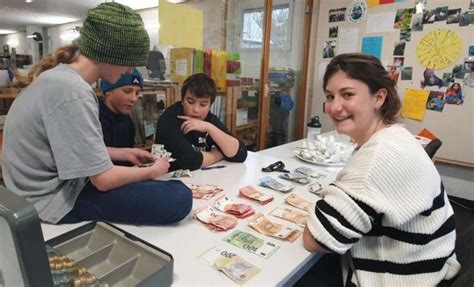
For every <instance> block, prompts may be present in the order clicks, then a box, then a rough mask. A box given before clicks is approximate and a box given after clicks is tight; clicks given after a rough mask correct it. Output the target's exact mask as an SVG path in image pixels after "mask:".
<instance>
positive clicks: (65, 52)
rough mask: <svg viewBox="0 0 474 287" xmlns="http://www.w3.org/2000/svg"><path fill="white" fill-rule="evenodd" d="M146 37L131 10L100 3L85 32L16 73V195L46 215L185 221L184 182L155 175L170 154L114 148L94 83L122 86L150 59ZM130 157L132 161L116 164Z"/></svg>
mask: <svg viewBox="0 0 474 287" xmlns="http://www.w3.org/2000/svg"><path fill="white" fill-rule="evenodd" d="M149 45H150V44H149V37H148V34H147V32H146V30H145V28H144V25H143V21H142V19H141V17H140V16H139V15H138V14H137V13H136V12H135V11H133V10H132V9H130V8H129V7H126V6H123V5H121V4H118V3H113V2H112V3H103V4H100V5H99V6H97V7H95V8H93V9H91V10H89V12H88V14H87V18H86V20H85V21H84V23H83V28H82V29H81V35H80V37H79V38H78V39H77V40H75V41H74V42H73V44H72V45H69V46H65V47H62V48H59V49H57V50H55V51H54V52H53V53H52V54H51V55H49V56H47V57H45V58H44V59H43V60H42V61H41V62H39V63H38V64H36V65H35V66H33V67H32V68H31V69H30V70H29V71H28V74H27V75H26V76H21V75H17V81H16V84H17V86H18V87H23V88H24V89H23V90H22V91H21V93H20V95H19V97H17V99H16V100H15V102H14V103H13V105H12V107H11V109H10V110H9V113H8V115H7V119H6V122H5V128H4V147H3V151H4V152H3V154H4V158H3V163H2V164H3V173H4V181H5V185H6V187H7V188H8V189H10V190H11V191H13V192H15V193H17V194H18V195H21V196H23V197H25V198H26V199H27V200H28V201H30V202H32V203H33V204H34V206H35V208H36V210H37V211H38V214H39V216H40V218H41V219H42V220H43V221H46V222H51V223H72V222H78V221H83V220H107V221H111V222H123V223H133V224H163V223H170V222H175V221H179V220H181V219H182V218H184V217H185V216H186V215H187V214H188V213H189V212H190V211H191V207H192V195H191V192H190V190H189V189H188V188H187V187H186V186H185V185H184V184H183V183H182V182H180V181H166V182H164V181H157V180H153V179H156V178H157V177H159V176H161V175H163V174H164V173H166V172H167V171H168V168H169V164H168V161H167V160H166V159H156V160H155V159H154V160H155V164H153V165H152V166H149V167H143V168H138V167H136V166H137V165H139V164H141V163H142V162H144V161H148V160H149V159H150V158H153V156H152V155H151V154H150V153H149V152H147V151H143V150H140V149H135V148H107V147H106V146H105V144H104V142H103V137H102V130H101V126H100V122H99V117H98V115H99V112H98V100H97V97H96V96H95V94H94V90H93V89H92V87H91V86H90V85H91V84H92V83H94V82H96V81H97V80H98V79H99V78H102V79H104V80H106V81H107V82H110V83H115V82H116V81H117V80H118V79H119V78H120V77H121V76H122V75H124V74H129V73H131V72H132V70H133V67H135V66H144V65H146V61H147V57H148V50H149ZM112 160H113V161H128V162H130V163H132V164H134V165H136V166H135V167H125V166H115V165H113V163H112Z"/></svg>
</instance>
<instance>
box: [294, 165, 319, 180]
mask: <svg viewBox="0 0 474 287" xmlns="http://www.w3.org/2000/svg"><path fill="white" fill-rule="evenodd" d="M295 171H296V172H299V173H302V174H304V175H307V176H310V177H312V178H316V179H323V178H325V177H326V175H325V174H322V173H319V172H317V171H314V170H313V169H311V168H309V167H305V166H300V167H297V168H296V169H295Z"/></svg>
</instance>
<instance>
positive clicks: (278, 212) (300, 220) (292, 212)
mask: <svg viewBox="0 0 474 287" xmlns="http://www.w3.org/2000/svg"><path fill="white" fill-rule="evenodd" d="M270 215H273V216H276V217H279V218H282V219H285V220H288V221H290V222H293V223H296V224H298V225H299V226H302V227H304V226H305V225H306V220H307V219H308V213H307V212H303V211H298V210H296V209H293V208H289V207H277V208H275V209H274V210H272V212H270Z"/></svg>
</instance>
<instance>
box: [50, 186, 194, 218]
mask: <svg viewBox="0 0 474 287" xmlns="http://www.w3.org/2000/svg"><path fill="white" fill-rule="evenodd" d="M192 202H193V198H192V193H191V190H190V189H189V188H188V187H187V186H186V185H185V184H184V183H182V182H181V181H176V180H170V181H157V180H149V181H143V182H138V183H133V184H129V185H125V186H122V187H119V188H116V189H113V190H110V191H107V192H101V191H99V190H97V189H96V188H95V186H94V185H92V184H91V183H90V182H89V183H88V184H87V185H86V186H85V187H84V189H83V190H82V191H81V193H80V194H79V197H78V198H77V200H76V202H75V205H74V208H73V210H71V211H70V212H69V213H68V214H67V215H66V216H65V217H64V218H62V219H61V221H60V222H59V223H74V222H80V221H88V220H104V221H110V222H120V223H131V224H167V223H173V222H177V221H180V220H181V219H183V218H185V217H186V216H187V215H188V214H189V212H190V211H191V209H192Z"/></svg>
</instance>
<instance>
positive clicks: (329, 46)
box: [323, 40, 336, 59]
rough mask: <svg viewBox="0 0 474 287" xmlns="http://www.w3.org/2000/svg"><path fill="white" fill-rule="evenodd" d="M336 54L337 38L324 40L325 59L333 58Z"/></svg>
mask: <svg viewBox="0 0 474 287" xmlns="http://www.w3.org/2000/svg"><path fill="white" fill-rule="evenodd" d="M334 56H336V40H330V41H324V44H323V59H328V58H333V57H334Z"/></svg>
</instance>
